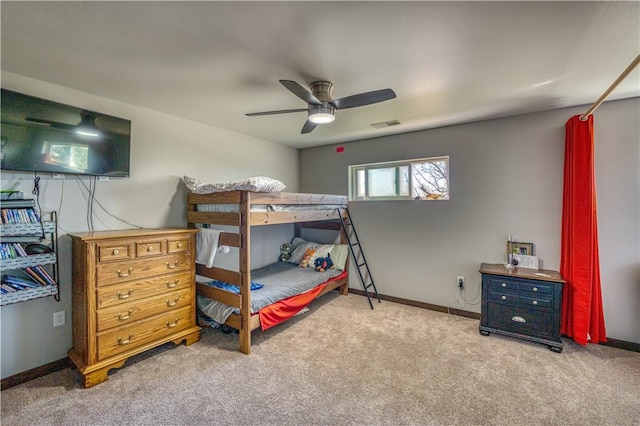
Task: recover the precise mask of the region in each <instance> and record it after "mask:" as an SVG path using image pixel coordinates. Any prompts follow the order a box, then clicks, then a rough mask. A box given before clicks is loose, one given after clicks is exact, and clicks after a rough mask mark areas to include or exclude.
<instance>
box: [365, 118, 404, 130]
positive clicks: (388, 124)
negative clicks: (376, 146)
mask: <svg viewBox="0 0 640 426" xmlns="http://www.w3.org/2000/svg"><path fill="white" fill-rule="evenodd" d="M399 124H402V123H401V122H400V120H389V121H383V122H382V123H374V124H372V125H371V127H373V128H374V129H384V128H385V127H391V126H397V125H399Z"/></svg>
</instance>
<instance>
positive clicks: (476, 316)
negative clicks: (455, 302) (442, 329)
mask: <svg viewBox="0 0 640 426" xmlns="http://www.w3.org/2000/svg"><path fill="white" fill-rule="evenodd" d="M349 293H353V294H357V295H359V296H365V294H364V291H362V290H356V289H354V288H350V289H349ZM369 294H370V295H371V293H369ZM380 300H387V301H389V302H394V303H399V304H401V305H408V306H415V307H416V308H422V309H429V310H430V311H438V312H444V313H445V314H451V315H458V316H461V317H466V318H472V319H477V320H479V319H480V314H479V313H477V312H471V311H464V310H462V309H455V308H449V307H447V306H440V305H434V304H431V303H425V302H418V301H415V300H410V299H403V298H401V297H394V296H386V295H384V294H380ZM372 301H373V302H377V300H376V298H375V295H374V296H373V299H372ZM374 308H375V305H374Z"/></svg>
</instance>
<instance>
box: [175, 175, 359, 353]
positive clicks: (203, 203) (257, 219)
mask: <svg viewBox="0 0 640 426" xmlns="http://www.w3.org/2000/svg"><path fill="white" fill-rule="evenodd" d="M185 183H187V187H188V188H189V192H188V194H187V226H188V227H190V228H196V227H199V228H203V227H204V228H206V227H209V226H212V227H215V226H216V225H222V226H232V227H234V228H232V229H236V227H237V232H220V233H219V237H218V238H219V240H218V244H219V245H220V246H229V247H236V248H238V250H237V253H238V256H239V259H238V271H232V270H228V269H224V268H220V267H215V266H211V267H209V265H204V264H196V274H197V275H199V276H202V277H207V278H210V279H212V280H216V281H219V282H223V283H228V284H231V285H235V286H239V292H232V291H228V290H226V289H224V288H219V287H215V286H211V285H209V284H208V283H205V282H197V283H196V289H197V293H198V295H200V296H204V297H206V298H209V299H211V300H213V301H216V302H220V303H221V304H223V305H225V306H228V307H231V308H233V312H231V313H230V314H228V317H227V319H226V321H225V322H224V324H225V325H226V326H228V327H232V328H234V329H236V330H238V333H239V349H240V351H241V352H243V353H245V354H249V353H250V352H251V331H252V330H255V329H257V328H260V327H261V315H260V312H256V311H255V308H254V310H253V312H252V297H251V294H252V292H251V287H252V284H253V283H252V271H251V265H250V257H251V256H250V253H251V251H250V250H251V228H252V227H255V226H266V225H277V224H294V235H295V236H296V237H300V236H301V234H302V230H303V229H304V228H313V229H326V230H333V231H338V232H340V243H341V244H347V237H346V234H345V233H344V231H343V230H342V228H341V225H340V218H341V217H342V218H346V215H347V212H346V207H347V197H345V196H342V195H327V194H304V193H287V192H255V191H252V190H246V189H233V188H238V187H239V188H247V187H246V186H229V187H223V188H215V189H214V192H210V193H203V192H206V188H204V189H203V187H202V186H194V185H193V182H189V181H187V177H185ZM248 188H250V189H254V188H252V187H248ZM226 189H230V190H226ZM275 189H278V187H276V188H275ZM197 192H199V193H197ZM280 263H284V262H280ZM347 265H348V261H346V262H345V266H344V271H342V272H341V273H333V274H330V275H328V276H330V278H329V279H327V280H326V281H324V282H322V283H321V284H318V285H314V287H313V288H312V289H311V290H305V291H304V292H303V293H304V294H301V295H300V296H301V297H302V298H304V297H306V298H307V299H309V298H316V297H319V296H321V295H323V294H326V293H328V292H330V291H332V290H335V289H339V290H340V293H341V294H342V295H347V294H348V276H347ZM312 266H313V265H312ZM282 268H284V265H283V266H280V265H277V264H274V265H269V266H267V267H266V269H267V270H269V269H276V270H278V271H279V270H281V269H282ZM293 269H300V268H297V267H296V268H293ZM267 272H268V271H267ZM317 276H322V274H317ZM262 279H265V278H264V274H263V275H261V280H262ZM266 280H267V281H268V278H266ZM258 291H261V290H258ZM309 301H310V300H309ZM282 302H285V303H286V300H285V301H279V302H276V303H282ZM274 305H275V304H274ZM271 307H273V306H271ZM267 308H269V307H267ZM265 310H266V309H265ZM276 311H277V308H276ZM263 318H264V317H263ZM263 329H264V328H263Z"/></svg>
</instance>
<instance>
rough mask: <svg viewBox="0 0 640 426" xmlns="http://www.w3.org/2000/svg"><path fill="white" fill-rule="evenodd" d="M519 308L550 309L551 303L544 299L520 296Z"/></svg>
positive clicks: (549, 300)
mask: <svg viewBox="0 0 640 426" xmlns="http://www.w3.org/2000/svg"><path fill="white" fill-rule="evenodd" d="M520 306H522V307H523V308H529V309H546V310H549V309H551V306H552V302H551V299H549V298H544V297H525V296H520Z"/></svg>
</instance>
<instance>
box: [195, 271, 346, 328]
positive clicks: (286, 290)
mask: <svg viewBox="0 0 640 426" xmlns="http://www.w3.org/2000/svg"><path fill="white" fill-rule="evenodd" d="M341 273H342V271H340V270H338V269H328V270H326V271H325V272H317V271H316V270H315V269H313V268H300V267H299V266H298V265H297V264H294V263H288V262H276V263H272V264H270V265H267V266H265V267H263V268H260V269H256V270H254V271H251V281H252V282H254V283H259V284H263V285H264V287H262V288H261V289H259V290H253V291H251V313H256V312H258V311H259V310H260V309H262V308H264V307H265V306H268V305H271V304H273V303H275V302H278V301H280V300H283V299H286V298H288V297H291V296H295V295H297V294H301V293H304V292H306V291H309V290H311V289H312V288H314V287H316V286H317V285H319V284H322V283H323V282H325V281H328V280H330V279H331V278H333V277H337V276H338V275H340V274H341ZM198 281H199V282H200V283H204V284H206V283H207V281H211V280H210V279H207V278H205V277H200V276H199V277H198ZM197 304H198V308H199V309H200V310H201V311H202V312H203V313H204V314H206V315H207V316H209V317H210V318H212V319H213V320H214V321H216V322H218V323H220V324H224V323H225V322H226V321H227V319H228V318H229V315H231V314H232V313H240V310H239V309H238V308H234V307H232V306H229V305H225V304H224V303H221V302H218V301H215V300H213V299H210V298H208V297H204V296H201V295H198V296H197Z"/></svg>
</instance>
